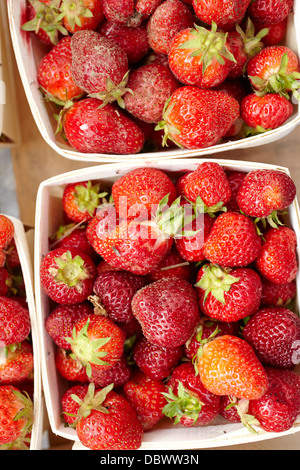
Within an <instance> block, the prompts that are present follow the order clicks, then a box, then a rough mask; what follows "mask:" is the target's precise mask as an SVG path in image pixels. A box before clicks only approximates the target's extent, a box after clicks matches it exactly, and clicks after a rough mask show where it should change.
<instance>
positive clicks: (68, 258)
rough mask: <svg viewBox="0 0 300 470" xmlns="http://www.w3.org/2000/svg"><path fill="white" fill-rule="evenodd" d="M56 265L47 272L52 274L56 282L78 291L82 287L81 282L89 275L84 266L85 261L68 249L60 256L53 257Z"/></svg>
mask: <svg viewBox="0 0 300 470" xmlns="http://www.w3.org/2000/svg"><path fill="white" fill-rule="evenodd" d="M54 261H55V264H56V267H51V268H50V269H49V274H50V275H51V276H53V278H54V280H55V281H56V282H57V283H58V284H66V285H67V286H68V287H70V288H72V287H75V288H76V289H77V290H78V291H80V290H81V289H82V285H81V282H82V281H84V280H85V279H88V278H89V277H90V274H89V272H88V270H87V269H86V267H85V262H84V260H83V259H82V258H81V256H79V255H76V256H74V258H73V257H72V254H71V252H70V251H69V250H67V251H66V252H65V253H63V254H62V256H60V257H55V258H54Z"/></svg>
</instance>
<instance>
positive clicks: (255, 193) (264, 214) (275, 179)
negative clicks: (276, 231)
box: [237, 95, 296, 222]
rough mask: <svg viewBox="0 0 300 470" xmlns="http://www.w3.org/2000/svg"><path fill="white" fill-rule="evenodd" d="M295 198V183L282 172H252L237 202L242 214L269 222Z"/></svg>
mask: <svg viewBox="0 0 300 470" xmlns="http://www.w3.org/2000/svg"><path fill="white" fill-rule="evenodd" d="M248 96H250V95H248ZM254 96H255V95H254ZM267 96H271V95H266V97H267ZM295 196H296V186H295V183H294V182H293V180H292V178H291V177H290V176H289V175H287V174H286V173H284V172H283V171H280V170H269V169H265V170H252V171H250V172H249V173H248V174H247V175H246V176H245V178H244V179H243V182H242V184H241V185H240V188H239V191H238V194H237V202H238V205H239V208H240V210H242V211H243V213H244V214H246V215H248V216H251V217H255V218H257V217H258V218H267V219H268V221H270V222H271V221H272V219H273V220H275V219H276V213H277V211H283V210H285V209H287V208H288V207H289V206H290V205H291V204H292V202H293V200H294V199H295Z"/></svg>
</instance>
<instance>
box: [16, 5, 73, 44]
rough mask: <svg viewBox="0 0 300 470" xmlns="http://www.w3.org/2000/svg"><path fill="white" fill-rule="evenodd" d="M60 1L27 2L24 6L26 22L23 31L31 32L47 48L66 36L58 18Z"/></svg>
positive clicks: (60, 19) (65, 31)
mask: <svg viewBox="0 0 300 470" xmlns="http://www.w3.org/2000/svg"><path fill="white" fill-rule="evenodd" d="M60 3H61V0H29V1H28V2H27V5H26V15H27V21H26V22H25V23H24V24H22V26H21V28H22V30H24V31H33V32H34V33H35V35H36V37H37V38H38V40H39V41H41V42H42V43H44V44H46V45H47V46H50V45H53V44H54V45H55V44H57V43H58V41H59V39H60V37H61V35H62V34H63V35H66V34H68V32H67V30H66V29H65V28H64V27H63V25H62V18H60V11H59V7H60Z"/></svg>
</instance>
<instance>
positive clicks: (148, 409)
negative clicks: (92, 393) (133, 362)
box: [123, 371, 167, 431]
mask: <svg viewBox="0 0 300 470" xmlns="http://www.w3.org/2000/svg"><path fill="white" fill-rule="evenodd" d="M166 390H167V388H166V386H165V384H164V383H163V382H162V381H160V380H156V379H153V378H150V377H147V375H145V374H143V373H142V372H141V371H135V372H134V374H133V376H132V377H131V379H130V380H129V381H128V382H127V383H126V385H125V386H124V389H123V393H124V396H125V398H126V399H127V400H128V401H129V403H130V404H131V405H132V407H133V408H134V409H135V411H136V413H137V416H138V418H139V420H140V422H141V424H142V427H143V430H144V431H150V429H152V428H153V427H154V426H155V425H156V424H157V423H158V422H159V421H160V420H161V419H162V418H163V416H164V415H163V408H164V406H165V405H166V399H165V398H164V396H163V394H164V393H165V392H166Z"/></svg>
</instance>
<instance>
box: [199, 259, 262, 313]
mask: <svg viewBox="0 0 300 470" xmlns="http://www.w3.org/2000/svg"><path fill="white" fill-rule="evenodd" d="M196 286H197V288H198V297H199V308H200V310H201V311H202V312H204V314H205V315H206V316H207V317H210V318H215V319H217V320H220V321H224V322H236V321H239V320H241V319H242V318H245V317H248V316H251V315H253V314H254V313H255V312H256V311H257V310H258V308H259V306H260V300H261V294H262V284H261V280H260V276H259V275H258V274H257V273H256V272H255V271H254V270H253V269H250V268H236V269H228V268H227V269H226V268H221V267H220V266H218V265H213V264H205V265H204V266H202V267H201V268H200V270H199V272H198V276H197V284H196Z"/></svg>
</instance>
